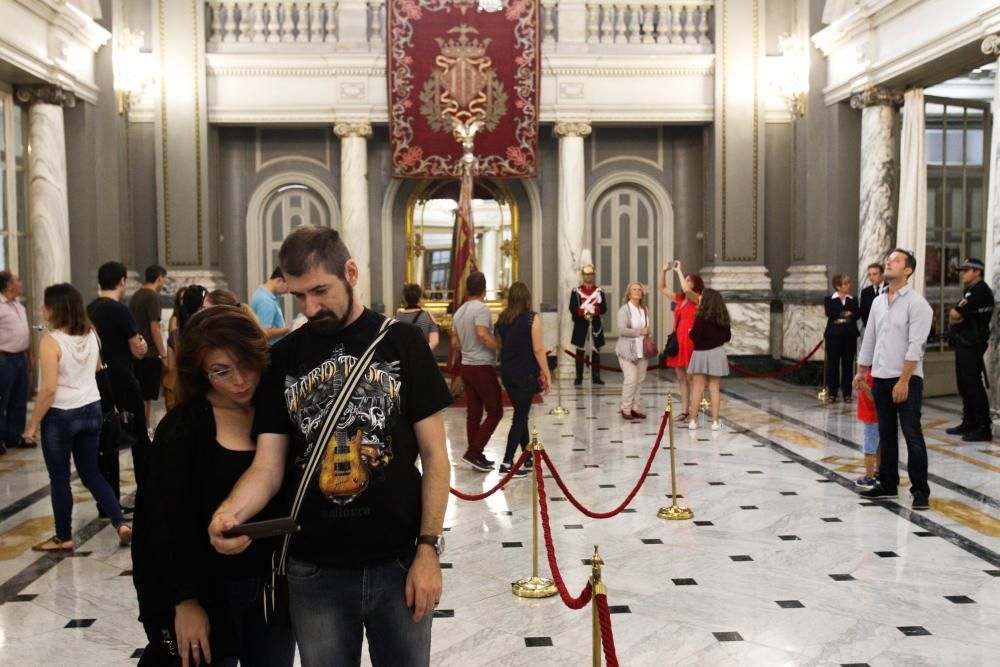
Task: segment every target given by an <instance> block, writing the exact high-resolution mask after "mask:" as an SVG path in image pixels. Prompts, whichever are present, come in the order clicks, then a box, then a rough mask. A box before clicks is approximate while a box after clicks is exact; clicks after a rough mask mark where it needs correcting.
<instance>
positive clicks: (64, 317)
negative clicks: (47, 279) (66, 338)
mask: <svg viewBox="0 0 1000 667" xmlns="http://www.w3.org/2000/svg"><path fill="white" fill-rule="evenodd" d="M42 303H44V304H45V307H46V308H48V310H49V324H50V325H51V326H52V327H53V328H55V329H62V330H63V331H65V332H66V333H68V334H69V335H70V336H83V335H85V334H88V333H90V331H91V329H92V327H91V325H90V320H89V319H88V318H87V311H86V310H85V309H84V307H83V297H82V296H80V292H78V291H77V289H76V288H75V287H73V286H72V285H70V284H69V283H58V284H56V285H50V286H49V287H46V288H45V294H44V296H43V297H42Z"/></svg>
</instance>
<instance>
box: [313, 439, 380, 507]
mask: <svg viewBox="0 0 1000 667" xmlns="http://www.w3.org/2000/svg"><path fill="white" fill-rule="evenodd" d="M361 438H362V429H360V428H359V429H357V430H356V431H355V433H354V435H353V436H351V437H350V438H348V436H347V433H344V432H342V431H336V432H335V433H334V436H333V438H332V439H331V440H330V441H329V442H327V443H326V453H325V454H324V455H323V465H322V467H321V468H320V471H319V490H320V491H322V492H323V494H324V495H325V496H326V497H327V498H333V497H336V496H349V497H353V496H356V495H358V494H359V493H361V492H362V491H364V490H365V488H366V487H367V486H368V466H367V465H366V464H365V462H364V461H363V460H362V458H361V455H362V451H361V449H362V448H361Z"/></svg>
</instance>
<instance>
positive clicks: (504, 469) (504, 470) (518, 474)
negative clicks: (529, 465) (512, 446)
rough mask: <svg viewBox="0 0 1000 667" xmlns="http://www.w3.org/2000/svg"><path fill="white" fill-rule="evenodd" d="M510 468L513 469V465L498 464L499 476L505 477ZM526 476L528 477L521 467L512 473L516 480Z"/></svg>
mask: <svg viewBox="0 0 1000 667" xmlns="http://www.w3.org/2000/svg"><path fill="white" fill-rule="evenodd" d="M512 467H514V464H513V463H507V462H506V461H504V462H503V463H501V464H500V474H501V475H506V474H507V473H509V472H510V469H511V468H512ZM527 476H528V471H527V470H525V469H524V466H523V465H522V466H521V467H520V468H518V469H517V472H516V473H514V477H515V478H516V479H519V478H521V477H527Z"/></svg>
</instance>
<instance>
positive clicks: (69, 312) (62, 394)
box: [24, 283, 132, 551]
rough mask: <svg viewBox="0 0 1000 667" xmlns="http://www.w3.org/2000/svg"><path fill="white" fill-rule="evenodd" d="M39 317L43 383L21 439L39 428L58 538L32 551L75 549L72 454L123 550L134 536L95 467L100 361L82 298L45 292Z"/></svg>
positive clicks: (62, 290)
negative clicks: (45, 327)
mask: <svg viewBox="0 0 1000 667" xmlns="http://www.w3.org/2000/svg"><path fill="white" fill-rule="evenodd" d="M42 314H43V316H44V317H45V321H46V322H47V323H48V325H49V333H47V334H46V335H44V336H42V341H41V343H40V350H39V366H40V372H41V382H40V384H39V387H38V398H37V400H36V402H35V412H34V413H33V414H32V415H31V421H30V422H29V423H28V427H27V428H26V429H25V430H24V440H25V442H35V439H36V437H37V435H38V432H39V428H40V429H41V434H42V456H44V458H45V467H46V468H47V469H48V471H49V487H50V489H51V495H52V512H53V514H55V519H56V534H55V535H54V536H53V537H51V538H49V539H47V540H45V541H44V542H42V543H41V544H36V545H35V546H34V547H32V549H34V550H35V551H72V550H73V532H72V526H71V520H72V518H73V493H72V491H71V490H70V481H69V477H70V474H69V459H70V455H72V457H73V461H74V462H75V463H76V470H77V472H78V473H80V481H82V482H83V485H84V486H86V487H87V490H89V491H90V493H91V495H92V496H93V497H94V500H96V501H97V505H98V507H100V509H101V510H102V511H103V512H104V513H105V514H106V515H107V516H108V517H109V518H110V519H111V524H112V525H113V526H114V527H115V530H117V531H118V540H119V542H120V543H121V545H122V546H125V545H127V544H128V543H129V542H130V541H131V539H132V531H131V530H130V529H129V527H128V525H127V524H126V523H125V519H124V518H123V517H122V508H121V505H119V503H118V500H117V499H116V498H115V493H114V491H112V490H111V485H110V484H108V482H107V480H106V479H104V477H103V476H102V475H101V473H100V470H99V469H98V463H97V461H98V458H97V447H98V444H99V441H100V438H101V421H102V418H101V394H100V392H98V390H97V378H96V373H97V369H98V368H99V367H100V358H101V355H100V343H98V341H97V334H96V333H94V329H93V327H92V326H91V324H90V320H88V319H87V311H86V310H84V308H83V298H82V297H81V296H80V293H79V292H77V291H76V288H75V287H73V286H72V285H69V284H67V283H61V284H58V285H52V286H51V287H47V288H46V289H45V294H44V296H43V305H42Z"/></svg>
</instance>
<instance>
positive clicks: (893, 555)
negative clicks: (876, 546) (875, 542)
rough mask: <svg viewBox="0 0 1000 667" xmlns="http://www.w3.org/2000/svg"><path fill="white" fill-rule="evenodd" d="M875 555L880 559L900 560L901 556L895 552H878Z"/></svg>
mask: <svg viewBox="0 0 1000 667" xmlns="http://www.w3.org/2000/svg"><path fill="white" fill-rule="evenodd" d="M875 555H876V556H878V557H879V558H899V554H898V553H896V552H895V551H876V552H875Z"/></svg>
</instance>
